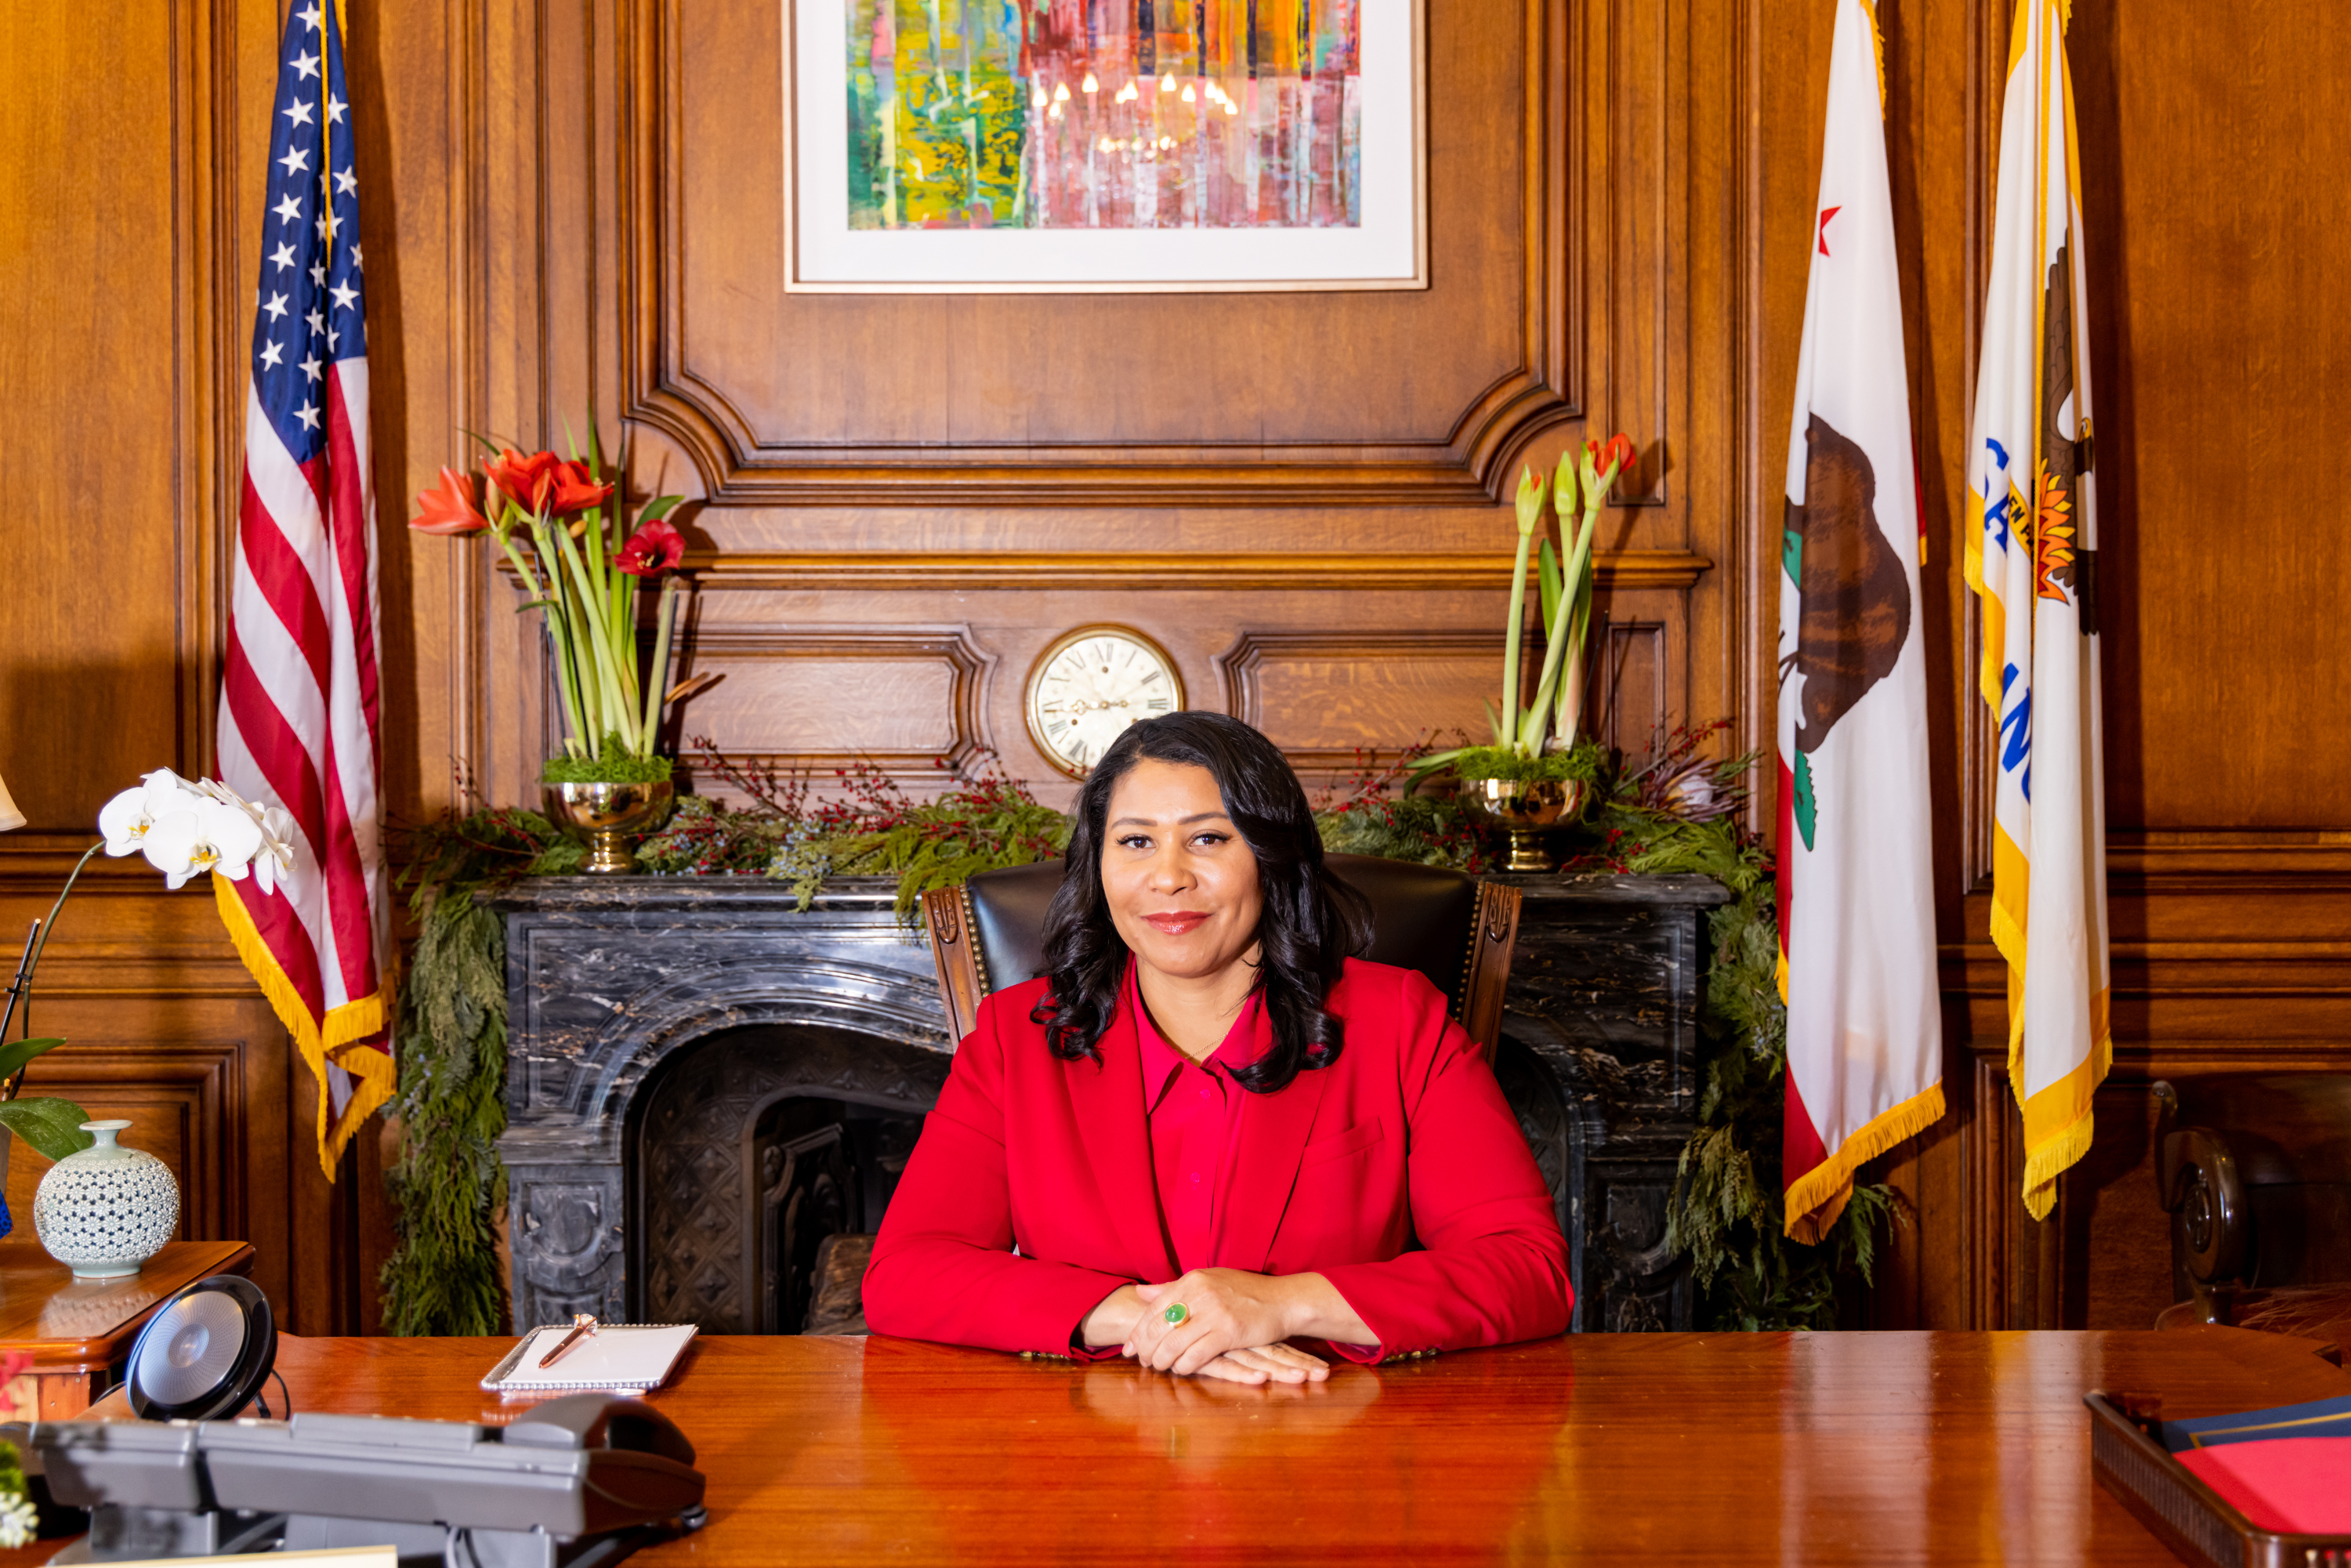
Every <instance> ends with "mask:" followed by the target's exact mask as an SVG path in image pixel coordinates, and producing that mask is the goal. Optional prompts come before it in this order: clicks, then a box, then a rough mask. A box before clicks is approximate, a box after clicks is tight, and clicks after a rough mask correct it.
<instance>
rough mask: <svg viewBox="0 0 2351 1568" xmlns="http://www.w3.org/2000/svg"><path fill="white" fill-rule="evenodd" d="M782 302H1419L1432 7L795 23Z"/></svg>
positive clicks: (1239, 4)
mask: <svg viewBox="0 0 2351 1568" xmlns="http://www.w3.org/2000/svg"><path fill="white" fill-rule="evenodd" d="M783 4H784V6H785V13H786V15H785V23H786V25H785V28H784V37H785V62H784V64H785V80H786V83H787V88H788V91H787V99H788V109H787V113H788V115H789V125H788V127H787V129H788V131H789V137H788V143H789V153H788V155H787V157H786V159H785V167H786V170H787V180H788V182H789V190H788V191H787V193H786V195H787V205H786V211H787V212H788V214H789V223H790V225H791V233H790V235H789V243H788V245H787V246H786V251H787V256H788V257H789V260H788V263H787V266H788V268H789V271H788V274H787V277H786V279H785V283H786V287H788V288H789V289H792V290H796V291H797V290H805V291H810V292H828V293H859V292H862V293H909V294H933V293H1014V292H1023V291H1033V292H1061V293H1078V292H1089V293H1090V292H1116V291H1175V292H1182V291H1191V290H1198V289H1223V290H1271V289H1341V288H1425V287H1427V285H1428V276H1427V274H1428V264H1427V254H1428V247H1427V235H1426V224H1427V195H1426V141H1425V136H1424V132H1423V117H1422V105H1421V82H1422V80H1423V74H1424V73H1423V68H1422V48H1423V44H1422V26H1423V20H1422V16H1423V13H1422V5H1423V0H783Z"/></svg>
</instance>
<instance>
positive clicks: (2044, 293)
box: [1967, 0, 2114, 1218]
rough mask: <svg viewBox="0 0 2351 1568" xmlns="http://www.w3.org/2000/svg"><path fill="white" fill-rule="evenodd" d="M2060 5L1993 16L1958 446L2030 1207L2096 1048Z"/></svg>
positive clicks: (2072, 182) (2101, 992)
mask: <svg viewBox="0 0 2351 1568" xmlns="http://www.w3.org/2000/svg"><path fill="white" fill-rule="evenodd" d="M2068 3H2069V0H2018V5H2017V7H2016V16H2015V19H2014V20H2013V21H2012V22H2011V25H2010V37H2009V64H2008V89H2007V94H2006V97H2005V99H2003V103H2002V107H2001V132H2000V173H1999V182H2000V183H1999V187H1998V190H1997V192H1996V193H1995V194H1996V201H1997V206H1996V208H1995V210H1994V214H1993V220H1992V260H1991V287H1990V289H1989V291H1988V294H1987V297H1986V299H1985V303H1984V329H1983V357H1982V360H1981V361H1980V363H1979V364H1978V366H1977V369H1976V402H1975V426H1974V429H1973V431H1972V432H1971V436H1970V444H1969V459H1968V462H1969V469H1968V531H1967V575H1968V585H1969V586H1970V588H1972V589H1974V590H1975V591H1976V593H1977V594H1978V595H1979V596H1980V601H1981V603H1982V606H1983V667H1982V671H1981V685H1982V691H1983V699H1984V701H1985V702H1987V703H1989V704H1990V705H1991V709H1992V711H1993V713H1994V714H1995V715H1997V716H1998V718H1999V723H2000V730H1999V741H1998V745H1997V751H1996V756H1997V758H1998V763H1997V769H1996V780H1995V784H1994V789H1993V797H1992V819H1993V830H1992V907H1991V936H1992V941H1993V943H1994V944H1995V945H1996V946H1998V947H1999V948H2000V951H2001V956H2003V957H2004V958H2006V959H2007V961H2008V1078H2009V1083H2010V1085H2011V1088H2012V1089H2013V1090H2014V1091H2015V1093H2016V1099H2017V1103H2018V1105H2019V1106H2020V1107H2021V1108H2022V1112H2023V1117H2024V1203H2025V1207H2026V1208H2027V1209H2029V1210H2030V1211H2031V1212H2032V1216H2033V1217H2034V1218H2046V1217H2047V1215H2048V1213H2049V1209H2050V1206H2051V1204H2052V1203H2053V1201H2054V1199H2055V1196H2056V1181H2057V1176H2058V1175H2059V1173H2061V1172H2062V1171H2064V1169H2065V1167H2066V1166H2070V1165H2072V1164H2073V1163H2074V1161H2075V1160H2077V1159H2080V1158H2081V1157H2082V1155H2084V1154H2085V1152H2087V1150H2088V1149H2089V1146H2090V1126H2091V1122H2090V1101H2091V1096H2092V1094H2093V1093H2094V1092H2095V1091H2096V1089H2097V1086H2098V1082H2099V1081H2100V1080H2101V1079H2103V1078H2104V1077H2105V1075H2106V1068H2107V1065H2108V1063H2109V1062H2110V1061H2112V1059H2113V1056H2114V1040H2113V1035H2112V1033H2111V1030H2110V1029H2109V1027H2108V1023H2107V1017H2106V998H2107V989H2108V982H2107V967H2106V961H2107V960H2106V874H2105V873H2106V849H2105V843H2106V835H2105V772H2104V763H2103V758H2102V752H2103V745H2102V742H2101V739H2100V734H2099V714H2098V636H2097V592H2096V589H2097V577H2096V572H2095V566H2096V559H2097V557H2096V549H2097V515H2096V507H2095V492H2094V487H2093V486H2092V483H2091V479H2090V458H2091V428H2090V372H2089V358H2088V356H2087V354H2086V353H2085V352H2084V350H2083V348H2082V324H2083V321H2084V318H2085V303H2086V301H2085V295H2084V290H2083V284H2082V213H2081V206H2080V203H2079V199H2078V194H2077V193H2078V192H2079V190H2080V188H2081V164H2080V159H2079V157H2078V154H2077V152H2076V142H2075V138H2074V95H2073V84H2072V80H2071V76H2070V73H2069V70H2068V68H2067V65H2066V60H2065V15H2066V10H2067V6H2068Z"/></svg>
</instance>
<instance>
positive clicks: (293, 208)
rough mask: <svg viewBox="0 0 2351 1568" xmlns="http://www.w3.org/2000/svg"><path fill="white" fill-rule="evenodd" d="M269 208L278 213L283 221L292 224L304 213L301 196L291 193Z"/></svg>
mask: <svg viewBox="0 0 2351 1568" xmlns="http://www.w3.org/2000/svg"><path fill="white" fill-rule="evenodd" d="M269 210H270V211H271V212H273V213H276V214H277V216H278V217H279V219H280V220H282V221H283V222H286V223H289V224H290V223H292V222H293V221H294V220H295V219H297V218H298V217H300V216H301V215H302V202H301V199H300V198H299V197H298V196H294V195H290V194H289V195H288V196H287V198H286V199H285V200H284V201H282V202H280V203H278V204H277V205H276V206H274V207H272V208H270V209H269Z"/></svg>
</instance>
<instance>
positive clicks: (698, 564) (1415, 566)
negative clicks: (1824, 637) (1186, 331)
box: [506, 550, 1714, 591]
mask: <svg viewBox="0 0 2351 1568" xmlns="http://www.w3.org/2000/svg"><path fill="white" fill-rule="evenodd" d="M1511 559H1512V558H1511V557H1510V556H1509V555H1501V554H1497V555H1460V554H1454V555H1400V554H1399V555H1365V554H1349V553H1346V552H1343V551H1330V552H1318V553H1315V554H1290V553H1284V552H1280V551H1271V550H1268V551H1253V552H1241V553H1236V554H1222V555H1215V554H1187V553H1177V552H1174V551H1145V552H1137V551H1131V550H1129V551H1097V552H1078V553H1070V554H1057V553H1054V552H1051V551H1044V550H1005V551H965V552H948V553H936V552H930V551H924V550H889V551H879V550H877V551H872V552H866V551H848V550H843V551H835V552H829V553H810V554H762V553H756V552H745V553H733V552H727V551H693V552H689V553H688V554H687V556H686V559H685V564H686V568H687V570H690V571H692V572H693V573H694V576H695V581H696V582H698V583H700V584H701V585H703V586H705V587H707V588H725V589H852V590H853V589H873V588H910V589H911V588H919V589H923V590H925V591H942V590H947V591H953V590H961V589H990V588H998V589H1030V588H1062V589H1067V588H1103V589H1121V590H1137V589H1227V590H1232V589H1300V588H1311V589H1330V590H1340V591H1349V590H1353V591H1363V590H1383V589H1385V590H1399V589H1400V590H1417V589H1460V588H1502V587H1506V586H1508V585H1509V583H1510V563H1511ZM1713 566H1714V563H1713V562H1712V561H1710V560H1708V559H1707V558H1706V557H1704V556H1701V555H1693V554H1691V553H1689V552H1688V551H1686V550H1622V551H1618V552H1616V553H1614V554H1610V555H1601V556H1598V557H1596V558H1595V559H1594V562H1593V567H1594V572H1595V575H1596V578H1597V580H1598V585H1599V587H1600V588H1602V589H1603V590H1607V589H1649V588H1663V589H1687V588H1689V587H1690V586H1692V585H1693V584H1695V583H1696V582H1697V581H1698V579H1699V577H1701V576H1702V575H1704V574H1705V573H1706V572H1707V571H1708V570H1712V568H1713ZM506 570H508V571H509V573H511V570H512V569H511V568H507V569H506ZM1532 575H1533V574H1532V570H1531V569H1530V570H1529V576H1530V577H1531V576H1532Z"/></svg>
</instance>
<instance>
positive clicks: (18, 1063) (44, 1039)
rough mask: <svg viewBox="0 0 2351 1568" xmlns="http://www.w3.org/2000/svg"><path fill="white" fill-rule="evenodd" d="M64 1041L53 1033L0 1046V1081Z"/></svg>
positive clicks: (23, 1068)
mask: <svg viewBox="0 0 2351 1568" xmlns="http://www.w3.org/2000/svg"><path fill="white" fill-rule="evenodd" d="M64 1043H65V1041H64V1040H62V1039H60V1038H58V1037H57V1036H54V1035H44V1036H40V1037H37V1038H36V1039H33V1040H18V1041H16V1044H14V1045H6V1046H0V1083H5V1082H7V1081H8V1080H9V1079H11V1078H14V1077H16V1074H18V1073H19V1072H22V1071H25V1064H26V1062H28V1061H32V1060H33V1058H35V1057H37V1056H38V1055H40V1054H41V1053H42V1052H43V1051H55V1050H56V1049H57V1047H59V1046H61V1045H63V1044H64Z"/></svg>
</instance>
